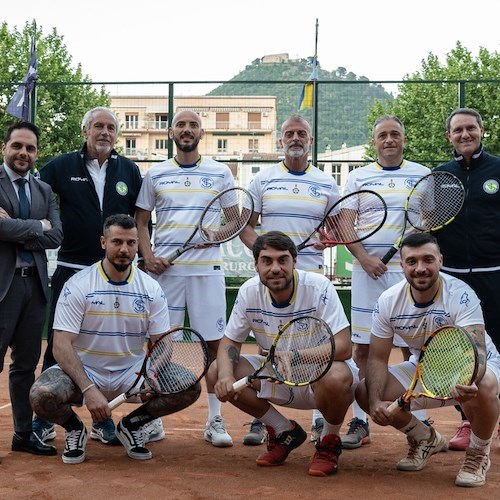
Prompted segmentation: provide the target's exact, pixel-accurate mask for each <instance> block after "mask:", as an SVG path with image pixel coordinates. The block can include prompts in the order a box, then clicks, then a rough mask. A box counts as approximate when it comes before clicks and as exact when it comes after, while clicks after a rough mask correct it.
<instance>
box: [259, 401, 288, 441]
mask: <svg viewBox="0 0 500 500" xmlns="http://www.w3.org/2000/svg"><path fill="white" fill-rule="evenodd" d="M259 420H260V421H261V422H262V423H263V424H264V425H268V426H269V427H272V428H273V429H274V433H275V434H276V435H277V436H279V435H280V434H281V433H282V432H286V431H289V430H291V429H292V428H293V424H292V423H291V422H290V420H289V419H288V418H286V417H285V416H284V415H282V414H281V413H280V412H279V411H278V410H277V409H276V408H274V407H273V406H271V407H269V410H267V411H266V413H264V415H262V418H260V419H259Z"/></svg>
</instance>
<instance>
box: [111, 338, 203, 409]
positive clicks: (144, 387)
mask: <svg viewBox="0 0 500 500" xmlns="http://www.w3.org/2000/svg"><path fill="white" fill-rule="evenodd" d="M173 334H176V338H177V335H179V338H180V339H181V340H174V335H173ZM209 359H210V357H209V351H208V346H207V343H206V342H205V340H204V339H203V338H202V337H201V336H200V334H199V333H198V332H196V331H195V330H193V329H191V328H174V329H172V330H170V331H168V332H167V333H165V334H163V335H162V336H161V337H160V338H159V339H158V340H157V341H156V342H154V343H153V344H152V345H151V346H150V347H149V349H148V351H147V352H146V356H145V358H144V363H143V364H142V367H141V369H140V371H139V374H138V376H137V379H136V380H135V382H134V383H133V384H132V385H131V387H130V389H129V390H128V391H126V392H124V393H123V394H120V395H119V396H117V397H116V398H115V399H113V400H112V401H110V402H109V403H108V406H109V409H110V410H114V409H115V408H116V407H117V406H120V405H121V404H122V403H124V402H125V401H127V400H128V399H130V398H131V397H133V396H137V395H138V394H153V395H156V396H162V395H168V394H176V393H178V392H182V391H185V390H187V389H189V388H191V387H193V386H194V385H196V384H197V383H198V382H199V381H200V380H201V379H202V378H203V377H204V375H205V373H206V371H207V370H208V366H209V364H210V363H209ZM141 379H144V383H142V384H141V385H139V382H140V381H141Z"/></svg>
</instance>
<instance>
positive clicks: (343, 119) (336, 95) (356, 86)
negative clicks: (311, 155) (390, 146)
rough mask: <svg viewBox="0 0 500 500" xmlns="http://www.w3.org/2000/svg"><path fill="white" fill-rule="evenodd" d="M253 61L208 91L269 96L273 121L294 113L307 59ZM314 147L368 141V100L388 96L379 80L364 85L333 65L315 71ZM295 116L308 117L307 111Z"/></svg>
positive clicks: (306, 72)
mask: <svg viewBox="0 0 500 500" xmlns="http://www.w3.org/2000/svg"><path fill="white" fill-rule="evenodd" d="M266 59H267V58H266V57H265V58H262V59H256V60H255V61H253V62H252V64H250V65H248V66H247V67H246V68H245V69H244V70H243V71H241V72H240V73H239V74H238V75H236V76H235V77H234V78H232V79H231V80H229V81H228V82H226V83H224V84H222V85H220V86H219V87H217V88H215V89H214V90H213V91H211V92H210V93H209V94H208V95H259V96H267V95H275V96H276V97H277V113H278V124H277V126H278V127H280V126H281V124H282V123H283V121H284V120H285V119H286V117H287V116H288V115H290V114H293V113H296V112H297V106H298V101H299V97H300V93H301V91H302V87H303V84H304V82H305V81H306V80H307V79H308V78H309V76H310V74H311V70H312V65H311V59H297V60H288V61H285V62H272V63H270V62H263V61H266ZM317 88H318V134H317V137H316V142H317V144H318V151H324V149H325V147H326V146H327V145H330V146H331V148H332V149H338V148H340V147H341V146H342V144H346V145H348V146H354V145H358V144H364V143H366V142H367V141H368V138H369V133H368V128H367V121H366V116H367V114H368V111H369V109H370V107H371V106H372V105H373V102H374V101H375V100H376V99H378V100H381V101H383V102H385V101H387V100H391V101H392V100H393V96H392V95H391V94H389V93H388V92H386V91H385V89H384V88H383V87H382V86H381V85H380V84H374V83H369V80H368V79H367V78H366V77H364V76H362V77H357V76H356V75H355V74H354V73H351V72H347V70H346V69H345V68H341V67H339V68H337V69H336V70H334V71H332V72H329V71H327V70H324V69H321V67H319V70H318V87H317ZM301 114H302V115H303V116H304V117H305V118H306V119H308V120H309V121H312V110H311V109H307V110H303V111H302V112H301Z"/></svg>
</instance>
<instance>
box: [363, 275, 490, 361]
mask: <svg viewBox="0 0 500 500" xmlns="http://www.w3.org/2000/svg"><path fill="white" fill-rule="evenodd" d="M444 325H457V326H470V325H484V319H483V313H482V310H481V304H480V302H479V298H478V297H477V295H476V294H475V292H474V290H472V288H471V287H470V286H469V285H467V284H466V283H464V282H463V281H461V280H459V279H458V278H455V277H453V276H450V275H448V274H445V273H440V278H439V290H438V292H437V294H436V296H435V297H434V300H432V301H431V302H430V303H427V304H417V303H416V302H415V301H414V300H413V297H412V295H411V291H410V285H409V284H408V282H407V281H406V279H404V280H402V281H401V282H399V283H398V284H397V285H394V286H392V287H391V288H389V289H388V290H386V291H385V292H384V293H382V295H381V296H380V297H379V300H378V303H377V305H376V306H375V310H374V312H373V325H372V334H373V335H375V336H376V337H381V338H391V337H392V336H393V335H394V334H395V333H397V334H398V335H400V336H401V337H402V338H403V340H404V341H405V342H406V343H407V344H408V347H409V348H410V350H411V352H412V353H413V354H416V355H417V356H418V355H419V354H420V349H421V347H422V346H423V345H424V343H425V341H426V340H427V338H428V337H429V335H430V334H431V333H432V332H433V331H434V330H436V329H437V328H439V327H441V326H444ZM485 339H486V350H487V359H488V360H490V359H492V360H493V359H495V362H496V363H497V364H498V359H499V354H498V351H497V350H496V348H495V346H494V344H493V342H492V340H491V337H490V336H489V335H488V334H485Z"/></svg>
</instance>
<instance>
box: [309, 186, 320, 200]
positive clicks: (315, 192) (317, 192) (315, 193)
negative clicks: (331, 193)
mask: <svg viewBox="0 0 500 500" xmlns="http://www.w3.org/2000/svg"><path fill="white" fill-rule="evenodd" d="M309 194H310V195H311V196H312V197H313V198H319V197H320V196H321V190H320V189H319V187H318V186H311V187H310V188H309Z"/></svg>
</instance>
